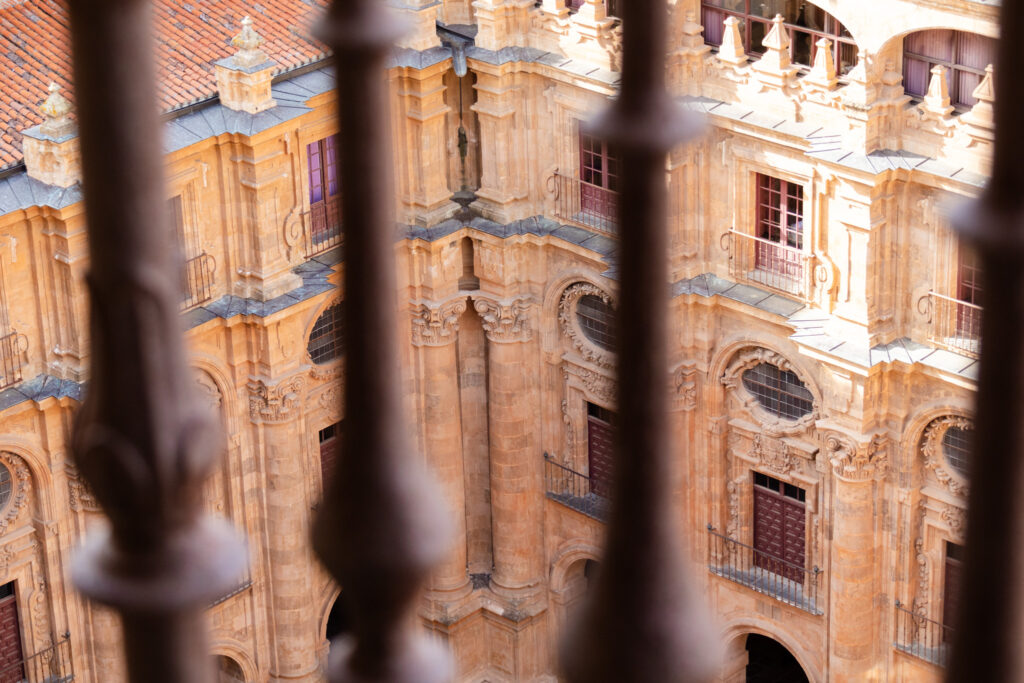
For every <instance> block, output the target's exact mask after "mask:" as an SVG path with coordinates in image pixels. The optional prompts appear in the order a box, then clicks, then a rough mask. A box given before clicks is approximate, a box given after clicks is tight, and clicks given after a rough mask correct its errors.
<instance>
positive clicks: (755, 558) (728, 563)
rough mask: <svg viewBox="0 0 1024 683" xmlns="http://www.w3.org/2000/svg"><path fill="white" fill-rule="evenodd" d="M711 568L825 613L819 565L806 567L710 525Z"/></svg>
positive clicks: (722, 574)
mask: <svg viewBox="0 0 1024 683" xmlns="http://www.w3.org/2000/svg"><path fill="white" fill-rule="evenodd" d="M708 555H709V558H708V569H710V570H711V573H712V574H715V575H716V576H721V577H722V578H725V579H729V580H730V581H735V582H736V583H738V584H740V585H742V586H746V587H747V588H751V589H753V590H755V591H757V592H758V593H763V594H764V595H768V596H771V597H773V598H775V599H776V600H779V601H780V602H784V603H786V604H787V605H792V606H793V607H797V608H799V609H802V610H803V611H805V612H810V613H811V614H816V615H817V614H824V612H822V611H821V609H820V608H819V607H818V605H819V599H818V577H819V575H820V574H821V570H820V569H818V568H817V567H814V568H813V569H805V568H804V567H803V566H801V565H796V564H793V563H791V562H786V561H785V560H781V559H779V558H777V557H775V556H773V555H769V554H768V553H766V552H763V551H761V550H757V549H756V548H754V547H752V546H749V545H746V544H745V543H740V542H739V541H735V540H733V539H731V538H729V537H728V536H723V535H722V534H720V533H718V532H717V531H715V528H714V527H713V526H711V525H710V524H709V525H708Z"/></svg>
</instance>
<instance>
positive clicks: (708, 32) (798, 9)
mask: <svg viewBox="0 0 1024 683" xmlns="http://www.w3.org/2000/svg"><path fill="white" fill-rule="evenodd" d="M776 14H781V15H782V17H783V19H785V24H784V25H785V27H786V30H788V31H789V40H790V45H789V54H790V58H791V59H792V60H793V62H794V63H795V64H799V65H801V66H808V67H809V66H811V65H813V64H814V55H815V53H816V52H817V50H818V47H817V45H816V43H817V42H818V41H819V40H821V39H822V38H827V39H828V40H830V41H832V58H833V59H834V60H835V64H836V73H838V74H839V75H840V76H843V75H845V74H846V73H847V72H849V71H850V70H851V69H852V68H853V67H855V66H857V44H856V43H855V42H854V41H853V36H852V35H850V32H849V31H847V30H846V27H845V26H843V25H842V24H841V23H839V20H838V19H836V18H835V17H833V16H832V15H831V14H829V13H828V12H826V11H825V10H823V9H821V8H820V7H815V6H814V5H812V4H810V3H808V2H801V1H799V0H702V1H701V23H702V24H704V40H705V42H707V44H708V45H721V44H722V34H723V32H724V23H725V20H726V18H727V17H736V19H738V20H739V30H740V37H741V38H742V39H743V49H744V50H745V51H746V53H747V54H748V55H752V56H760V55H762V54H764V47H762V46H761V41H763V40H764V37H765V36H766V35H768V32H769V31H770V30H771V28H772V19H774V18H775V15H776Z"/></svg>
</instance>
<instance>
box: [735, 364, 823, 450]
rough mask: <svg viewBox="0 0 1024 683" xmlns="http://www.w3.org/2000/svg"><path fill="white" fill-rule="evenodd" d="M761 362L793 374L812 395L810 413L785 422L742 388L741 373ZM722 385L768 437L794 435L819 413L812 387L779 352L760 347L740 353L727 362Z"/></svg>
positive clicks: (817, 402) (807, 426)
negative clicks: (754, 419) (755, 420)
mask: <svg viewBox="0 0 1024 683" xmlns="http://www.w3.org/2000/svg"><path fill="white" fill-rule="evenodd" d="M760 363H770V364H772V365H775V366H776V367H778V368H779V369H780V370H789V371H791V372H793V373H795V374H796V376H797V377H798V378H799V379H800V381H801V382H803V383H804V386H805V387H807V389H808V391H810V392H811V396H812V397H813V400H812V408H811V412H809V413H808V414H807V415H804V416H803V417H801V418H798V419H796V420H788V419H786V418H784V417H780V416H778V415H774V414H773V413H770V412H768V411H767V410H765V409H764V408H763V407H761V404H760V403H758V401H757V398H756V397H755V396H754V395H753V394H751V393H750V392H749V391H747V390H746V388H745V387H744V386H743V373H744V372H745V371H747V370H749V369H750V368H752V367H754V366H756V365H759V364H760ZM722 384H723V385H724V386H725V390H726V393H727V394H729V395H731V396H733V397H734V398H735V399H736V400H737V401H739V402H740V404H741V405H742V406H743V407H744V408H745V409H746V410H747V411H748V412H749V413H750V414H751V415H753V416H754V417H755V418H756V419H757V421H758V422H759V423H760V424H761V426H762V427H763V428H764V432H765V433H766V434H768V435H770V436H779V435H783V434H786V435H789V434H796V433H798V432H801V431H804V430H806V429H808V428H810V427H811V426H812V425H813V424H814V421H815V419H816V418H817V416H818V413H819V411H820V400H819V398H818V396H817V394H816V392H814V391H813V390H812V388H811V384H810V383H809V382H807V380H806V379H805V378H804V376H803V373H802V372H801V371H800V370H799V369H798V368H797V367H796V366H794V365H793V364H792V363H790V362H789V360H788V359H787V358H786V357H785V356H783V355H782V354H780V353H777V352H775V351H772V350H771V349H766V348H764V347H762V346H757V347H747V348H745V349H743V350H741V351H739V352H738V353H737V354H736V355H735V356H733V359H732V360H731V361H730V362H729V366H728V367H727V368H726V370H725V372H724V373H722Z"/></svg>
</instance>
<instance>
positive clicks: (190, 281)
mask: <svg viewBox="0 0 1024 683" xmlns="http://www.w3.org/2000/svg"><path fill="white" fill-rule="evenodd" d="M216 270H217V260H216V259H214V258H213V257H212V256H210V255H209V254H207V253H206V252H203V253H202V254H200V255H199V256H196V257H195V258H190V259H189V260H188V261H186V262H185V276H184V277H185V282H184V283H183V286H182V290H183V291H184V294H183V296H182V299H181V310H183V311H187V310H188V309H190V308H193V307H195V306H198V305H199V304H202V303H206V302H207V301H209V300H210V299H211V298H212V297H213V280H214V273H215V272H216Z"/></svg>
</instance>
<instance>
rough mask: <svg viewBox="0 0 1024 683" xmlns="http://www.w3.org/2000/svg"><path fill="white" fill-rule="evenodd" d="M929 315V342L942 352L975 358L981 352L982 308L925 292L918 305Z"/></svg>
mask: <svg viewBox="0 0 1024 683" xmlns="http://www.w3.org/2000/svg"><path fill="white" fill-rule="evenodd" d="M917 308H918V310H919V311H920V312H921V313H922V314H924V315H926V316H928V322H929V323H930V325H931V329H930V330H929V333H928V341H930V342H931V343H933V344H935V345H936V346H940V347H942V348H944V349H948V350H950V351H953V352H954V353H961V354H963V355H965V356H970V357H972V358H977V357H978V355H979V354H980V353H981V306H978V305H977V304H972V303H969V302H967V301H961V300H960V299H954V298H953V297H949V296H945V295H943V294H939V293H938V292H928V294H926V295H925V296H923V297H922V298H921V299H920V300H919V301H918V302H917Z"/></svg>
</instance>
